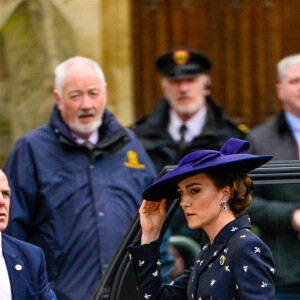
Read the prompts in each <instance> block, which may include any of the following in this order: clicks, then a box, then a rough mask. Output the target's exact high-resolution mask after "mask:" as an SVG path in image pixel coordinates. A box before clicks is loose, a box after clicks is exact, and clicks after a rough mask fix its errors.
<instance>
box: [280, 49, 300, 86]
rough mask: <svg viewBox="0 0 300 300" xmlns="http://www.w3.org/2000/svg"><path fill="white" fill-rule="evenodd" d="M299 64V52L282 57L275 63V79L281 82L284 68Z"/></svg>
mask: <svg viewBox="0 0 300 300" xmlns="http://www.w3.org/2000/svg"><path fill="white" fill-rule="evenodd" d="M296 64H300V54H293V55H290V56H287V57H285V58H283V59H282V60H281V61H280V62H279V63H278V64H277V79H278V82H281V81H282V79H283V78H284V75H285V70H286V68H288V67H289V66H292V65H296Z"/></svg>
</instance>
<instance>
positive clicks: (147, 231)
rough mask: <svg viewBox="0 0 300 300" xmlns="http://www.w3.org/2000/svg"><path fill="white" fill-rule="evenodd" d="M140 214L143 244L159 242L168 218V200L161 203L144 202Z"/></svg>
mask: <svg viewBox="0 0 300 300" xmlns="http://www.w3.org/2000/svg"><path fill="white" fill-rule="evenodd" d="M139 213H140V222H141V226H142V239H141V244H145V243H150V242H152V241H155V240H157V239H158V238H159V234H160V230H161V228H162V225H163V223H164V220H165V216H166V199H162V200H161V201H160V202H153V201H147V200H144V201H143V203H142V205H141V207H140V210H139Z"/></svg>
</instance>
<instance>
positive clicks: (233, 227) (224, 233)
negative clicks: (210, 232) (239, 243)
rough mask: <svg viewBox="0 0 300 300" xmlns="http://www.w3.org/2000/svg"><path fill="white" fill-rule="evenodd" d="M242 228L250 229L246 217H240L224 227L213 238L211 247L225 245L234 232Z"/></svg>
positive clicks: (247, 217) (248, 219)
mask: <svg viewBox="0 0 300 300" xmlns="http://www.w3.org/2000/svg"><path fill="white" fill-rule="evenodd" d="M242 228H248V229H250V228H251V224H250V218H249V216H248V215H241V216H240V217H238V218H236V219H235V220H233V221H231V222H229V223H228V224H227V225H225V226H224V227H223V228H222V229H221V231H220V232H219V233H218V234H217V236H216V237H215V239H214V242H213V246H215V245H220V244H225V243H226V242H227V241H228V240H229V239H230V237H231V236H232V235H233V234H234V233H235V232H236V231H238V230H240V229H242Z"/></svg>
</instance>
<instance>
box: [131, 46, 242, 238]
mask: <svg viewBox="0 0 300 300" xmlns="http://www.w3.org/2000/svg"><path fill="white" fill-rule="evenodd" d="M211 65H212V64H211V61H210V60H209V59H208V58H207V57H206V56H204V55H203V54H202V53H200V52H198V51H195V50H193V49H189V48H186V47H176V48H173V49H171V50H169V51H168V52H166V53H164V54H162V55H161V56H160V57H158V59H157V61H156V66H157V69H158V71H159V72H160V73H161V74H162V79H161V87H162V91H163V94H164V98H163V99H162V100H161V102H160V103H159V104H158V105H157V107H156V108H155V109H154V111H153V112H152V113H151V114H150V115H149V116H146V117H143V118H142V119H140V120H138V121H137V123H136V124H135V127H134V131H135V133H136V134H137V136H138V137H139V138H140V140H141V141H142V143H143V145H144V147H145V148H146V150H147V152H148V154H149V155H150V157H151V159H152V161H153V163H154V165H155V168H156V170H157V172H160V171H161V170H162V168H163V167H164V166H165V165H174V164H178V162H179V161H180V159H181V158H182V157H183V156H185V155H186V154H187V153H189V152H192V151H195V150H200V149H215V150H219V149H220V148H221V147H222V146H223V144H224V143H225V142H226V141H227V139H228V138H230V137H235V138H244V132H243V131H242V130H241V129H242V128H243V126H238V125H237V124H236V123H235V122H234V121H233V120H232V119H230V118H229V117H228V116H227V115H226V114H225V113H224V112H223V110H222V109H221V108H220V107H218V106H217V105H216V104H215V103H214V101H213V99H212V98H211V96H210V95H209V94H210V92H209V84H210V82H209V76H208V75H207V71H209V70H210V68H211ZM244 128H245V126H244ZM176 214H177V215H176V217H175V220H174V221H173V224H172V231H173V234H181V235H189V236H190V237H192V238H194V239H195V240H196V241H197V242H200V231H198V230H196V231H195V230H194V231H192V230H190V229H189V228H188V227H187V224H186V219H185V217H184V215H183V213H182V212H181V210H179V211H178V212H177V213H176Z"/></svg>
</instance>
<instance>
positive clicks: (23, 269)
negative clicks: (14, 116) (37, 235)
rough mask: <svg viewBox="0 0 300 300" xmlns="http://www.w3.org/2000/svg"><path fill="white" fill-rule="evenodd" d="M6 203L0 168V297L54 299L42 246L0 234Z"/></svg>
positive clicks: (7, 299) (4, 180) (5, 183)
mask: <svg viewBox="0 0 300 300" xmlns="http://www.w3.org/2000/svg"><path fill="white" fill-rule="evenodd" d="M9 206H10V188H9V185H8V180H7V178H6V175H5V174H4V173H3V172H2V171H1V170H0V299H1V300H21V299H24V300H25V299H32V300H34V299H36V300H37V299H43V300H55V299H57V298H56V296H55V294H54V293H53V291H52V290H51V289H50V287H49V283H48V277H47V271H46V263H45V257H44V252H43V251H42V249H41V248H38V247H36V246H33V245H31V244H28V243H25V242H22V241H19V240H17V239H14V238H12V237H10V236H8V235H6V234H3V233H2V231H3V230H5V228H6V227H7V223H8V216H9Z"/></svg>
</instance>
